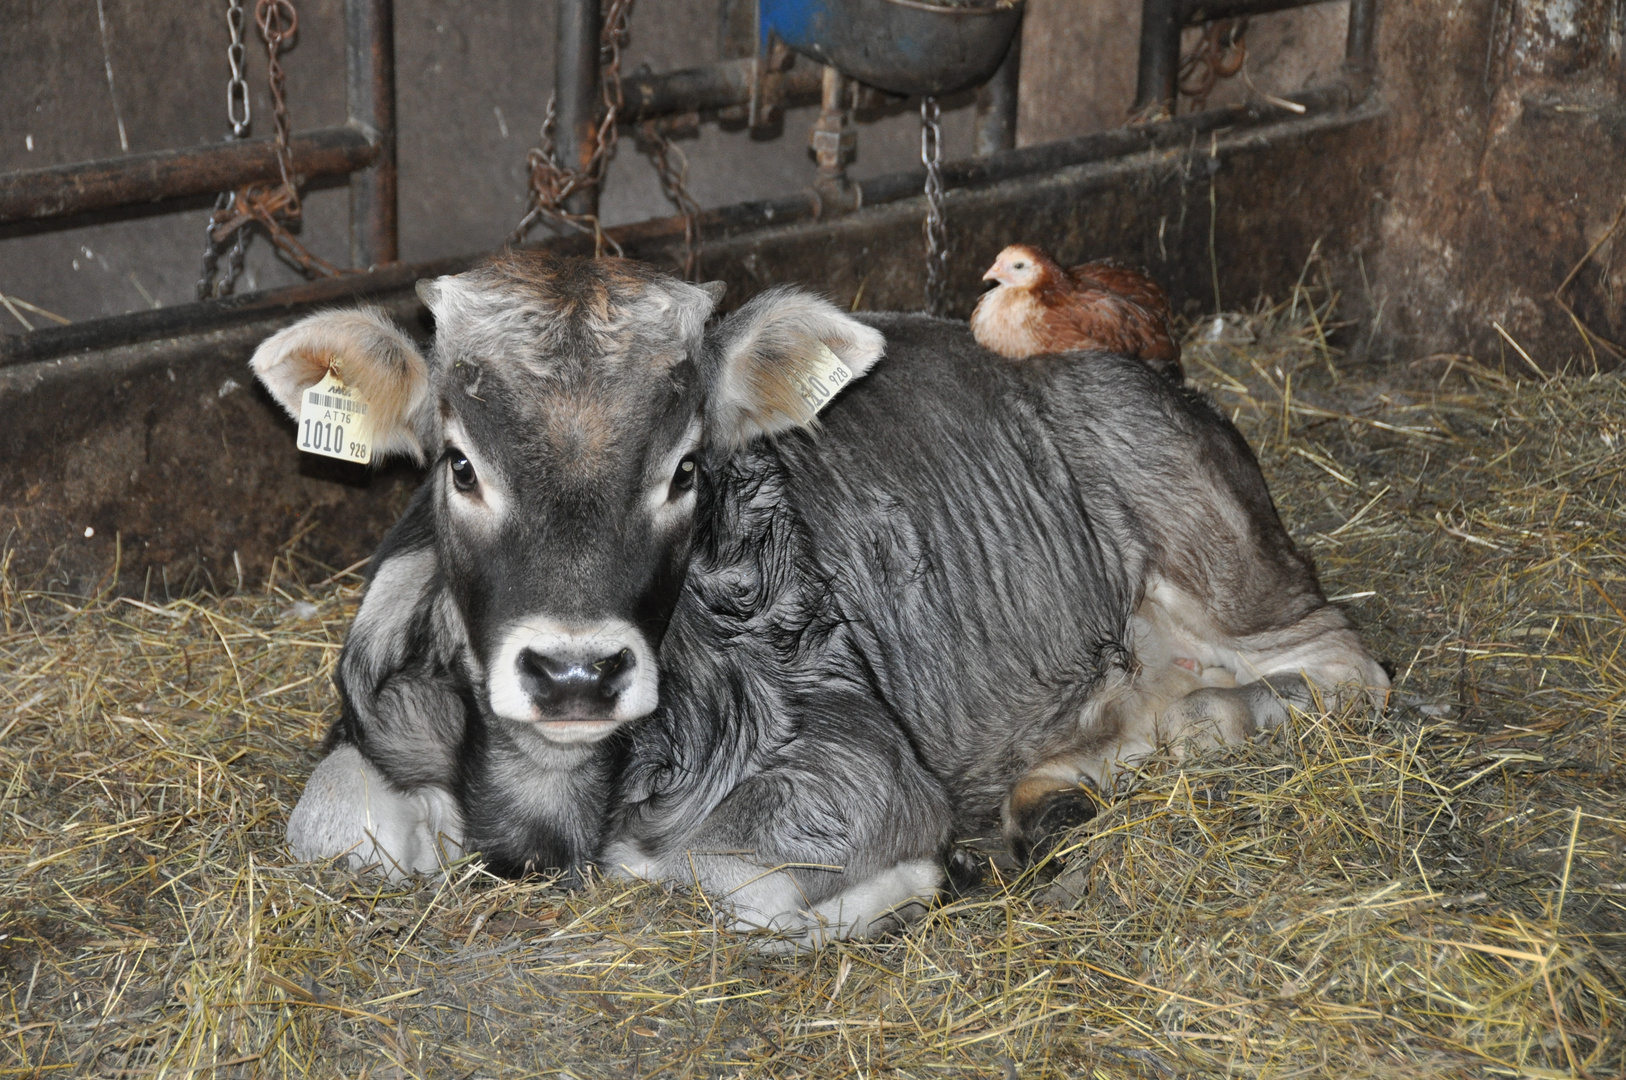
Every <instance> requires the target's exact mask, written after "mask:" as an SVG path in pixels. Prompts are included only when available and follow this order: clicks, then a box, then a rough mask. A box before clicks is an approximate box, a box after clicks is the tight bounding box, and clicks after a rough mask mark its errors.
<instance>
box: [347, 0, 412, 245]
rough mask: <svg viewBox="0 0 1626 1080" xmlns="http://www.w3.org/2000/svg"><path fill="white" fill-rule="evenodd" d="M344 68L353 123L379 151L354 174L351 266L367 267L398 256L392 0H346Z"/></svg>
mask: <svg viewBox="0 0 1626 1080" xmlns="http://www.w3.org/2000/svg"><path fill="white" fill-rule="evenodd" d="M344 66H345V99H346V103H347V109H348V112H349V116H350V124H351V126H353V127H357V128H359V129H361V130H362V131H365V132H366V133H367V135H368V137H369V138H370V139H371V140H372V141H373V143H374V144H375V145H376V146H377V147H378V156H377V157H376V158H375V159H374V160H373V163H372V164H371V165H370V166H369V167H368V168H366V169H365V170H363V171H361V172H356V173H352V174H351V176H350V264H351V265H352V266H355V267H358V268H362V269H365V268H366V267H369V266H378V265H381V264H383V263H392V262H394V261H395V260H396V259H397V258H398V257H399V252H398V249H397V221H396V192H395V184H396V175H397V174H396V168H395V10H394V4H393V2H392V0H345V5H344Z"/></svg>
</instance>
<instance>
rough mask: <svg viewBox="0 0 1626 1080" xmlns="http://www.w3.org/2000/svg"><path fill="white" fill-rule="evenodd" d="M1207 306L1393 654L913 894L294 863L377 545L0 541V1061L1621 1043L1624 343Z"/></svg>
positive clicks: (681, 1069) (1280, 460)
mask: <svg viewBox="0 0 1626 1080" xmlns="http://www.w3.org/2000/svg"><path fill="white" fill-rule="evenodd" d="M1331 307H1332V304H1331V302H1330V300H1328V299H1326V298H1325V297H1324V296H1322V295H1318V296H1316V297H1312V296H1311V295H1310V294H1309V293H1307V292H1304V291H1300V292H1298V293H1296V294H1295V297H1294V302H1293V303H1291V304H1286V305H1282V306H1279V307H1275V308H1270V309H1264V310H1261V311H1259V312H1257V313H1254V314H1252V315H1247V316H1233V317H1227V318H1226V319H1223V320H1219V321H1216V322H1214V323H1212V324H1204V325H1201V326H1199V327H1197V328H1195V329H1194V330H1193V332H1192V334H1191V335H1190V337H1189V339H1188V346H1187V359H1188V369H1189V370H1190V371H1191V372H1192V374H1193V377H1194V379H1195V380H1196V381H1197V382H1199V383H1200V384H1202V385H1203V386H1205V387H1206V388H1207V389H1208V390H1209V391H1210V392H1211V393H1212V394H1213V395H1214V397H1215V398H1216V400H1217V401H1219V402H1220V403H1221V404H1222V405H1223V406H1224V407H1225V408H1226V409H1227V410H1228V411H1230V410H1234V411H1235V415H1236V419H1237V422H1238V423H1239V424H1240V425H1241V426H1242V427H1243V429H1244V430H1245V431H1246V433H1247V434H1248V436H1249V438H1250V440H1251V441H1252V442H1253V444H1254V446H1255V447H1256V448H1257V449H1258V452H1259V456H1260V460H1261V462H1262V464H1263V466H1264V469H1265V472H1266V474H1267V476H1268V477H1269V478H1270V481H1271V484H1272V489H1273V491H1274V492H1275V494H1276V497H1277V499H1278V502H1279V505H1280V507H1281V510H1282V512H1283V515H1284V517H1285V519H1286V520H1287V522H1288V523H1289V526H1290V528H1291V529H1292V530H1293V532H1294V534H1295V536H1296V537H1297V538H1298V540H1299V541H1300V542H1301V543H1302V544H1304V545H1305V546H1306V547H1307V548H1308V549H1309V550H1310V551H1311V552H1313V554H1314V556H1315V558H1316V559H1317V561H1318V564H1319V566H1320V568H1321V572H1322V575H1323V580H1324V583H1325V585H1326V587H1327V590H1328V592H1329V594H1330V595H1334V596H1341V597H1343V598H1344V601H1343V602H1344V603H1345V604H1346V606H1347V608H1348V609H1349V611H1350V612H1351V614H1352V615H1353V617H1354V618H1355V620H1356V621H1357V623H1358V624H1359V625H1360V626H1361V628H1362V630H1363V632H1364V633H1366V634H1367V635H1368V637H1369V640H1370V641H1371V642H1372V643H1373V645H1374V647H1375V649H1376V650H1377V652H1378V653H1379V655H1381V656H1384V657H1386V658H1388V659H1389V660H1390V661H1392V663H1393V664H1394V666H1395V674H1396V682H1397V688H1398V689H1397V694H1396V698H1395V703H1394V705H1393V707H1392V708H1391V709H1390V710H1389V712H1388V713H1387V715H1385V716H1383V717H1381V718H1374V717H1370V716H1367V715H1364V714H1361V713H1358V712H1352V713H1350V714H1348V715H1319V714H1317V715H1306V716H1301V717H1297V718H1295V720H1294V722H1293V724H1292V725H1291V729H1290V730H1288V731H1286V732H1284V733H1281V734H1278V735H1275V736H1271V737H1266V738H1262V739H1261V740H1260V741H1258V742H1256V743H1254V744H1250V745H1246V746H1240V747H1233V748H1228V749H1225V750H1222V751H1217V752H1212V753H1207V754H1203V755H1200V756H1188V757H1186V758H1184V759H1183V760H1180V759H1177V758H1176V757H1175V756H1173V755H1170V756H1169V757H1167V758H1164V759H1159V760H1156V761H1153V762H1151V763H1149V764H1148V765H1147V766H1146V767H1145V768H1144V769H1142V770H1141V773H1140V775H1139V776H1138V778H1137V779H1136V781H1135V784H1134V786H1133V789H1132V790H1131V791H1130V792H1128V793H1127V794H1124V795H1122V796H1120V797H1118V798H1116V799H1114V800H1112V801H1110V802H1109V803H1108V804H1107V805H1104V806H1103V807H1102V808H1101V810H1100V812H1099V814H1098V815H1097V816H1096V817H1095V819H1094V820H1093V821H1091V822H1089V823H1088V824H1086V825H1084V826H1081V827H1080V828H1078V829H1076V830H1075V831H1074V832H1073V833H1072V834H1070V835H1069V836H1068V837H1067V838H1066V840H1065V842H1064V843H1063V844H1062V845H1061V847H1060V848H1059V850H1058V851H1057V852H1056V854H1055V855H1054V856H1053V857H1052V858H1051V860H1050V861H1049V862H1048V863H1047V864H1046V865H1044V866H1041V867H1039V868H1037V869H1035V870H1029V871H1026V872H1024V873H1018V871H1017V869H1016V868H1013V867H1011V866H1009V865H1007V864H1004V863H1002V862H1000V861H999V860H994V861H992V862H990V863H989V869H988V880H987V882H986V884H985V885H984V886H983V887H981V888H980V889H977V890H974V891H972V892H971V893H969V894H967V895H964V896H961V897H958V898H955V899H952V900H948V901H946V902H945V903H943V904H942V905H941V906H940V907H938V908H937V909H936V910H934V911H933V912H932V913H931V915H930V916H929V917H928V918H927V919H926V921H925V922H924V923H923V924H922V925H920V926H919V927H917V928H916V929H915V930H913V931H912V932H911V933H909V934H907V935H906V936H903V937H900V938H896V939H891V940H884V941H879V942H873V943H863V944H843V945H837V946H833V947H830V948H826V949H824V950H823V951H821V952H819V953H817V954H815V955H810V956H800V957H767V956H764V955H763V954H762V953H761V952H759V951H757V950H755V949H753V948H752V946H751V943H750V942H749V941H748V940H746V939H743V938H741V937H738V936H734V935H730V934H727V933H721V932H719V931H718V930H717V929H716V926H717V923H716V921H715V919H714V913H713V911H712V908H711V907H710V906H709V905H708V901H707V900H706V898H704V897H699V896H695V895H691V894H689V893H686V892H683V891H670V890H667V889H665V888H662V887H659V886H653V885H645V884H626V883H617V882H597V883H593V884H590V885H589V886H588V887H586V888H584V889H581V890H579V891H575V892H568V891H565V890H563V889H560V888H558V887H557V886H555V885H552V884H551V883H548V882H542V881H531V882H525V883H518V884H516V883H508V882H498V881H494V880H492V879H490V878H489V877H487V876H486V875H484V874H483V873H482V872H481V870H480V869H479V867H478V866H476V865H472V864H468V865H463V866H460V867H459V868H457V869H456V871H455V872H454V873H452V874H451V875H449V876H448V877H447V878H446V879H445V880H443V881H424V882H415V883H409V884H402V885H389V884H384V883H382V882H380V881H379V880H377V879H373V878H357V877H353V876H351V875H348V874H346V873H343V872H340V871H336V870H333V869H331V868H326V867H311V866H299V865H294V864H291V863H290V862H289V860H288V858H287V855H286V853H285V852H284V851H283V850H282V849H281V848H280V838H281V829H282V826H283V823H284V821H285V820H286V818H287V814H288V811H289V809H290V808H291V806H292V805H293V802H294V801H295V799H296V798H297V796H298V793H299V790H300V785H301V782H302V780H303V778H304V777H305V776H306V775H307V774H308V773H309V770H310V768H311V767H312V765H313V764H314V761H315V753H316V751H315V748H316V746H317V744H318V741H319V739H320V737H321V735H322V733H323V731H324V729H325V726H326V725H327V723H328V722H329V720H330V719H331V717H332V716H333V714H334V711H335V707H336V706H335V699H334V694H333V692H332V690H331V687H330V684H329V681H328V676H329V674H330V672H331V669H332V665H333V662H334V659H335V657H336V655H337V650H338V646H339V644H340V642H341V640H342V638H343V634H344V631H345V627H346V626H347V625H348V623H349V621H350V619H351V617H352V616H353V614H354V612H355V610H356V605H357V603H358V600H359V593H360V590H359V580H358V578H357V577H356V575H355V573H354V572H353V571H351V572H341V573H334V572H332V571H331V570H330V569H328V568H324V567H318V566H315V565H313V564H311V563H309V562H307V561H305V560H303V559H302V558H301V556H300V554H299V552H298V550H297V548H295V549H291V550H290V551H288V552H287V553H286V554H285V556H284V557H283V559H282V560H280V561H279V563H278V565H277V570H276V573H275V574H274V575H273V578H272V580H271V581H270V582H269V584H268V585H267V586H266V588H264V589H263V590H261V591H257V592H245V593H241V594H234V595H228V596H223V597H218V598H197V599H180V600H175V601H173V602H171V601H169V600H168V599H167V598H165V597H164V596H162V595H159V596H153V595H149V596H147V597H146V598H145V599H144V600H139V601H138V600H136V599H134V598H131V599H113V598H111V597H108V596H102V597H99V598H95V599H92V600H89V601H87V600H85V599H83V598H75V597H69V596H62V595H52V594H50V593H49V592H39V591H35V592H20V591H19V590H18V587H17V586H16V584H15V581H14V578H13V576H12V575H10V574H0V589H3V590H4V591H3V595H0V611H3V616H0V619H3V621H0V792H3V793H0V972H3V978H4V982H3V984H0V1076H5V1077H9V1076H73V1075H95V1076H120V1077H122V1076H163V1077H176V1078H184V1077H220V1078H224V1077H252V1076H262V1075H263V1076H317V1077H331V1076H339V1075H344V1076H348V1077H360V1076H369V1077H408V1076H413V1077H417V1076H422V1077H430V1076H433V1077H456V1078H459V1080H469V1078H474V1077H498V1076H502V1077H530V1076H550V1077H552V1076H557V1077H577V1078H581V1080H587V1078H597V1077H646V1076H665V1077H674V1078H676V1077H725V1076H727V1077H733V1076H743V1077H750V1076H775V1077H796V1076H805V1077H818V1078H826V1077H832V1078H833V1077H842V1076H861V1077H871V1076H899V1077H937V1076H953V1077H961V1076H963V1077H976V1076H984V1077H994V1078H1009V1077H1024V1078H1026V1077H1034V1078H1037V1077H1086V1076H1093V1077H1102V1078H1106V1077H1113V1078H1116V1077H1173V1076H1226V1075H1233V1074H1236V1075H1244V1076H1259V1077H1267V1076H1268V1077H1282V1078H1285V1077H1294V1076H1397V1077H1398V1076H1407V1077H1411V1076H1538V1077H1539V1076H1581V1075H1586V1076H1595V1077H1606V1076H1619V1075H1622V1072H1623V1070H1626V1049H1623V1047H1626V1022H1623V1019H1622V1018H1623V1017H1626V883H1623V882H1622V878H1623V876H1626V875H1623V873H1622V868H1623V866H1626V851H1623V845H1626V783H1623V771H1622V763H1623V756H1626V722H1623V720H1622V716H1621V713H1622V709H1623V708H1626V672H1623V669H1622V665H1623V664H1626V657H1622V656H1621V646H1622V644H1623V641H1626V637H1623V630H1626V625H1623V624H1626V619H1623V616H1622V612H1621V605H1623V604H1626V584H1623V583H1626V566H1623V565H1622V558H1623V553H1626V543H1623V539H1622V533H1623V531H1626V520H1623V518H1626V503H1623V500H1622V497H1621V487H1620V485H1621V476H1622V472H1623V470H1626V452H1623V446H1622V444H1623V443H1626V384H1623V383H1622V381H1621V379H1620V378H1618V377H1615V376H1612V375H1605V376H1580V375H1569V376H1561V377H1554V378H1547V377H1544V376H1542V375H1540V374H1539V372H1537V371H1535V370H1534V368H1533V365H1528V364H1527V362H1526V361H1525V359H1524V358H1522V357H1521V356H1520V355H1519V354H1518V353H1517V351H1516V350H1515V349H1513V348H1512V347H1510V349H1509V351H1508V355H1507V357H1506V358H1492V359H1490V360H1487V358H1483V357H1482V358H1480V359H1479V360H1478V361H1477V362H1476V361H1474V360H1471V359H1468V358H1466V357H1429V358H1425V359H1423V360H1419V361H1417V362H1415V363H1413V364H1410V365H1406V366H1395V367H1392V368H1388V369H1382V370H1380V369H1374V368H1371V367H1366V366H1357V365H1341V362H1340V357H1339V354H1338V352H1337V351H1336V350H1333V349H1331V348H1329V347H1327V345H1326V341H1325V338H1324V336H1323V330H1324V329H1325V327H1326V322H1327V320H1328V318H1329V315H1330V310H1331Z"/></svg>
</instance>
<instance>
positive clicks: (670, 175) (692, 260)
mask: <svg viewBox="0 0 1626 1080" xmlns="http://www.w3.org/2000/svg"><path fill="white" fill-rule="evenodd" d="M638 149H640V150H642V151H643V152H644V153H645V154H648V155H649V160H650V163H651V164H652V165H654V166H655V175H656V176H658V177H660V181H661V192H662V193H663V194H664V195H665V196H666V197H667V199H669V200H670V201H671V202H672V204H673V205H674V206H676V207H677V209H678V213H679V214H682V215H683V276H684V277H685V278H686V279H688V280H689V281H699V280H700V204H699V203H698V202H696V201H695V199H694V196H693V195H691V194H689V188H688V179H689V156H688V155H687V154H685V153H684V152H683V151H682V150H681V149H679V148H678V145H677V144H676V143H674V142H673V141H672V137H671V135H669V134H668V133H667V129H666V126H665V125H663V124H662V123H661V122H660V121H657V120H645V121H644V122H643V123H642V124H640V125H639V127H638ZM674 158H675V159H676V162H675V163H674V161H673V159H674Z"/></svg>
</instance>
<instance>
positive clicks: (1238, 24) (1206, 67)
mask: <svg viewBox="0 0 1626 1080" xmlns="http://www.w3.org/2000/svg"><path fill="white" fill-rule="evenodd" d="M1247 33H1248V20H1247V19H1246V18H1242V19H1218V20H1216V21H1214V22H1211V23H1208V24H1206V25H1205V26H1204V27H1203V33H1202V37H1200V38H1198V39H1197V44H1196V46H1195V47H1194V48H1193V49H1192V50H1191V52H1189V53H1187V54H1186V55H1185V56H1183V57H1181V58H1180V77H1179V79H1178V83H1179V87H1180V93H1181V94H1183V95H1184V96H1186V97H1188V98H1190V99H1191V108H1192V111H1193V112H1202V111H1203V109H1205V108H1207V107H1208V95H1209V94H1211V93H1213V92H1214V86H1215V84H1216V83H1218V82H1219V80H1221V79H1229V78H1231V77H1232V76H1233V75H1235V74H1236V73H1237V72H1239V71H1241V70H1242V64H1243V62H1244V61H1245V60H1247V58H1248V43H1247Z"/></svg>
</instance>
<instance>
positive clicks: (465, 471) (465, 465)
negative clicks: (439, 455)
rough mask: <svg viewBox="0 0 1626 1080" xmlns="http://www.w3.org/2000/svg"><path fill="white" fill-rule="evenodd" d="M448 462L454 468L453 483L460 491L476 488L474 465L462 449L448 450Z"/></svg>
mask: <svg viewBox="0 0 1626 1080" xmlns="http://www.w3.org/2000/svg"><path fill="white" fill-rule="evenodd" d="M446 463H447V465H448V466H450V467H451V470H452V483H453V484H455V485H456V486H457V490H459V491H472V490H474V479H475V478H474V465H473V464H472V463H471V462H470V461H469V459H468V458H467V457H465V456H464V454H463V452H462V451H461V450H448V451H446Z"/></svg>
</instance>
